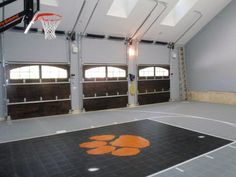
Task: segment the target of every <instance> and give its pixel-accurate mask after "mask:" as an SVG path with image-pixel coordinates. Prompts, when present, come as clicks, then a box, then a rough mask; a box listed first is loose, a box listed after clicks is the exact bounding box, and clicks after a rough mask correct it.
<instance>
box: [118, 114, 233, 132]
mask: <svg viewBox="0 0 236 177" xmlns="http://www.w3.org/2000/svg"><path fill="white" fill-rule="evenodd" d="M119 111H122V110H119ZM124 111H126V110H124ZM127 111H128V112H144V113H153V114H167V115H175V116H184V117H191V118H195V119H203V120H209V121H213V122H218V123H223V124H226V125H230V126H232V127H235V128H236V124H235V123H232V122H226V121H221V120H216V119H213V118H207V117H202V116H194V115H188V114H179V113H173V112H159V111H140V110H132V111H131V110H127Z"/></svg>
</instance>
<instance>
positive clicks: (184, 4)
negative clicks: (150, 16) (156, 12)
mask: <svg viewBox="0 0 236 177" xmlns="http://www.w3.org/2000/svg"><path fill="white" fill-rule="evenodd" d="M197 2H198V0H179V1H178V3H177V4H176V6H175V7H174V8H173V9H172V10H171V11H170V13H169V14H168V15H167V16H166V17H165V18H164V20H163V21H162V22H161V24H162V25H166V26H171V27H174V26H176V25H177V24H178V23H179V22H180V20H181V19H182V18H183V17H184V16H185V15H186V14H187V13H188V12H189V11H190V10H191V9H192V8H193V6H194V5H195V4H196V3H197Z"/></svg>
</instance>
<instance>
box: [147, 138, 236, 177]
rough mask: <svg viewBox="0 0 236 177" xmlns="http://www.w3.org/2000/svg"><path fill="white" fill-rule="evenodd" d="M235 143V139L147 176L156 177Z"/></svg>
mask: <svg viewBox="0 0 236 177" xmlns="http://www.w3.org/2000/svg"><path fill="white" fill-rule="evenodd" d="M234 143H236V141H235V142H232V143H230V144H227V145H225V146H222V147H220V148H218V149H215V150H213V151H210V152H207V153H205V154H202V155H199V156H197V157H194V158H192V159H189V160H187V161H184V162H182V163H179V164H177V165H175V166H172V167H169V168H167V169H165V170H162V171H159V172H157V173H154V174H152V175H149V176H147V177H155V176H156V175H159V174H161V173H164V172H167V171H169V170H171V169H176V168H178V167H179V166H181V165H184V164H187V163H189V162H191V161H194V160H196V159H199V158H201V157H204V156H206V155H208V154H211V153H213V152H217V151H219V150H222V149H224V148H226V147H229V146H231V145H232V144H234Z"/></svg>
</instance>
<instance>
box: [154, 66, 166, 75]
mask: <svg viewBox="0 0 236 177" xmlns="http://www.w3.org/2000/svg"><path fill="white" fill-rule="evenodd" d="M155 75H156V76H160V77H163V76H169V70H168V69H165V68H160V67H156V73H155Z"/></svg>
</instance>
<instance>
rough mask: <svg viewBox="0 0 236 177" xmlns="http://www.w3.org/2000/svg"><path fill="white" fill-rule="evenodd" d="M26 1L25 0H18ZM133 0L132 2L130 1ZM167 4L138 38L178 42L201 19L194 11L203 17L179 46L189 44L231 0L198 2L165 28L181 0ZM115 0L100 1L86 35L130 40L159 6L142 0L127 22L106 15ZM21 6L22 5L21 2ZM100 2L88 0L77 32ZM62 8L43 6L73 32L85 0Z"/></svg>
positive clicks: (62, 2) (65, 1)
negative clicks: (172, 24) (119, 37)
mask: <svg viewBox="0 0 236 177" xmlns="http://www.w3.org/2000/svg"><path fill="white" fill-rule="evenodd" d="M18 1H23V0H18ZM127 1H131V0H127ZM161 1H163V2H165V3H167V9H166V10H165V11H164V13H163V14H162V15H161V16H160V18H159V19H158V20H157V21H156V22H155V23H154V25H153V26H152V28H150V30H149V31H148V32H147V33H146V34H145V35H144V36H143V35H142V34H143V32H144V31H146V29H147V28H148V27H149V26H150V24H151V23H152V22H153V21H154V20H155V18H156V17H157V16H158V15H160V13H161V11H162V10H163V8H164V6H163V5H162V4H159V5H158V6H157V8H156V9H155V10H154V11H153V13H152V15H151V16H150V18H149V19H148V20H147V22H146V23H145V24H144V26H143V28H141V30H140V32H139V34H138V35H137V37H140V36H143V37H142V38H143V39H147V40H156V41H164V42H175V41H176V40H177V39H178V38H179V37H180V36H181V35H182V34H183V33H184V32H185V31H186V30H187V29H188V28H189V26H191V25H192V23H193V22H194V21H195V20H196V19H197V18H198V17H199V16H198V14H197V13H195V12H194V11H195V10H197V11H200V12H201V13H202V14H203V16H202V18H201V19H200V20H199V21H198V23H196V25H195V26H194V27H193V28H192V29H191V30H190V31H189V32H188V33H186V35H185V36H183V38H181V40H179V42H178V44H185V43H186V42H187V41H189V40H190V39H191V38H192V37H193V36H194V35H195V34H196V33H198V32H199V30H201V29H202V28H203V27H204V26H205V25H206V24H207V23H208V22H209V21H210V20H212V18H214V17H215V16H216V15H217V14H218V13H219V12H220V11H221V10H222V9H223V8H224V7H225V6H226V5H228V3H230V2H231V0H198V2H197V3H196V4H195V6H194V7H193V8H192V9H191V10H190V11H189V12H188V14H187V15H186V16H185V17H184V18H183V19H182V20H181V21H180V22H179V23H178V24H177V25H176V26H175V27H170V26H164V25H161V21H162V20H163V19H164V18H165V17H166V16H167V14H168V13H169V12H170V11H171V9H172V8H173V7H174V6H175V5H176V3H177V2H178V0H161ZM112 2H113V0H99V3H98V6H97V8H96V10H95V12H94V15H93V17H92V19H91V21H90V23H89V25H88V28H87V30H86V33H94V34H103V35H115V36H123V37H130V36H132V34H134V32H135V31H136V30H137V28H138V27H139V26H140V25H141V24H142V22H143V21H144V19H145V18H146V17H147V15H148V14H149V13H150V11H151V10H152V9H153V7H154V6H155V1H154V0H139V1H138V3H137V5H136V6H135V8H134V10H133V11H132V12H131V14H130V15H129V17H128V18H127V19H125V18H118V17H112V16H108V15H106V14H107V12H108V10H109V8H110V6H111V4H112ZM18 3H19V2H18ZM96 3H97V0H86V4H85V7H84V10H83V13H82V15H81V18H80V20H79V23H78V25H77V26H76V31H77V32H83V31H84V28H85V26H86V24H87V22H88V19H89V16H90V15H91V13H92V10H93V8H94V7H95V5H96ZM58 4H59V5H58V7H55V6H46V5H41V11H42V12H54V13H58V14H60V15H62V16H63V20H62V22H61V24H60V26H59V27H58V30H63V31H71V30H72V28H73V26H74V24H75V21H76V18H77V16H78V14H79V11H80V10H81V7H82V4H83V0H58ZM19 10H20V5H19V4H17V5H13V6H11V7H9V8H8V9H6V16H10V15H13V14H14V12H18V11H19ZM40 26H41V24H35V25H34V26H33V27H40Z"/></svg>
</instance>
